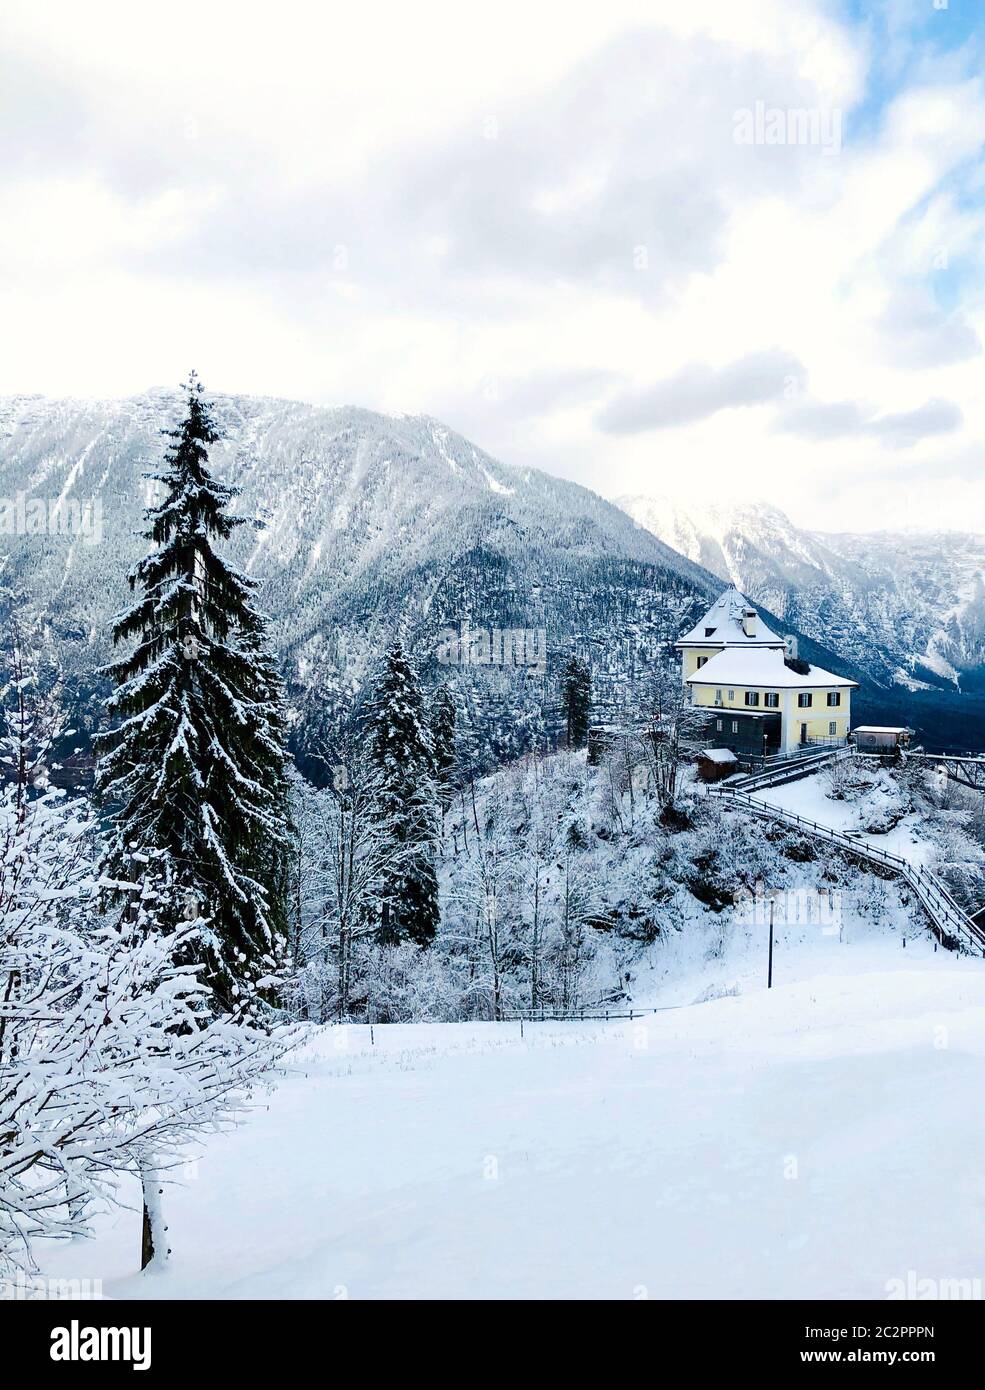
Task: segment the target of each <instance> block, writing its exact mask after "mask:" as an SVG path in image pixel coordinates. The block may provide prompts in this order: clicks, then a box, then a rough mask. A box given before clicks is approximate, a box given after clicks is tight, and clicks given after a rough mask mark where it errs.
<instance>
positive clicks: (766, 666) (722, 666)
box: [687, 647, 858, 690]
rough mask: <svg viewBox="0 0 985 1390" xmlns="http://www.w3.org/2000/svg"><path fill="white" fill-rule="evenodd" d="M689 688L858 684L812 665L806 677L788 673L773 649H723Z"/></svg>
mask: <svg viewBox="0 0 985 1390" xmlns="http://www.w3.org/2000/svg"><path fill="white" fill-rule="evenodd" d="M687 680H688V685H716V686H726V685H744V686H761V687H766V688H768V689H773V690H790V689H805V688H806V689H816V688H817V687H818V686H844V687H846V688H848V687H853V686H857V685H858V682H857V681H850V680H846V679H845V677H844V676H835V675H833V674H832V673H831V672H830V671H825V670H823V669H822V667H820V666H812V667H811V668H810V671H809V673H808V674H807V675H806V676H802V675H801V674H800V673H799V672H798V671H791V669H790V667H789V666H787V665H786V664H785V663H784V659H783V650H782V648H780V649H779V650H778V649H777V648H775V647H752V648H742V647H724V648H723V649H722V651H720V652H716V653H715V655H714V656H712V657H709V658H708V660H707V661H706V662H705V664H704V665H703V666H702V667H700V668H699V669H698V670H697V671H695V673H694V675H693V676H688V678H687Z"/></svg>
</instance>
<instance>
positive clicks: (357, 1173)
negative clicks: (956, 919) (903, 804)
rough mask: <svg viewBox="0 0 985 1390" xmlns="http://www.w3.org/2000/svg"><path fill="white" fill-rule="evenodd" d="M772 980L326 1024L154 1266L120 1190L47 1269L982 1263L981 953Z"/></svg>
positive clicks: (173, 1196) (226, 1273) (303, 1280)
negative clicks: (494, 1019)
mask: <svg viewBox="0 0 985 1390" xmlns="http://www.w3.org/2000/svg"><path fill="white" fill-rule="evenodd" d="M760 946H761V950H760V965H762V964H763V957H764V954H765V947H764V943H762V942H761V943H760ZM798 962H799V965H800V967H801V969H798V968H797V964H798ZM804 972H807V977H806V978H799V977H800V976H801V975H802V974H803V973H804ZM777 978H778V985H777V987H776V988H774V989H773V990H772V991H771V992H770V993H767V992H766V990H765V989H764V988H763V984H762V971H761V970H760V972H759V978H758V981H757V982H756V983H755V984H753V983H752V981H751V980H750V982H749V983H748V984H747V992H745V993H743V994H741V995H739V996H738V997H729V998H721V999H717V1000H714V1001H713V1002H709V1003H704V1004H695V1005H690V1006H687V1007H683V1008H678V1009H670V1010H669V1011H667V1012H662V1013H657V1014H653V1015H651V1016H650V1017H648V1018H647V1019H645V1020H644V1021H642V1022H640V1021H635V1022H633V1023H629V1022H625V1023H622V1022H621V1023H612V1024H609V1025H606V1024H604V1023H602V1024H595V1023H585V1024H569V1025H557V1024H553V1025H552V1024H545V1025H533V1026H531V1025H527V1026H526V1027H525V1029H524V1037H523V1039H522V1040H521V1037H520V1029H519V1025H518V1024H515V1023H510V1024H502V1025H498V1026H497V1025H495V1024H486V1025H482V1024H478V1025H470V1024H462V1025H392V1026H389V1027H377V1028H376V1029H375V1044H373V1043H371V1041H370V1036H369V1029H368V1028H366V1027H359V1028H356V1027H350V1028H345V1029H326V1030H322V1031H321V1032H319V1033H316V1034H315V1035H314V1036H313V1037H312V1039H311V1042H310V1044H309V1045H308V1046H307V1047H306V1048H305V1049H304V1050H303V1052H302V1053H301V1055H300V1056H299V1057H298V1058H297V1059H296V1062H295V1068H294V1071H293V1072H292V1074H291V1075H290V1076H289V1077H287V1078H286V1079H284V1080H282V1081H281V1083H280V1084H279V1086H278V1088H277V1090H276V1092H275V1093H274V1094H273V1095H272V1096H271V1097H270V1099H269V1103H267V1102H264V1103H263V1104H262V1105H261V1107H260V1108H259V1109H258V1110H257V1111H256V1112H255V1113H254V1114H253V1115H252V1116H251V1117H250V1118H249V1119H248V1120H247V1121H246V1122H245V1123H244V1125H243V1126H242V1128H241V1129H239V1131H238V1132H236V1133H233V1134H231V1135H226V1136H223V1137H220V1138H216V1139H213V1140H212V1141H210V1143H209V1145H208V1148H207V1151H206V1152H205V1154H204V1155H203V1157H202V1158H201V1160H200V1162H199V1163H198V1164H197V1165H196V1166H193V1167H190V1168H189V1169H188V1170H187V1171H186V1172H185V1173H184V1175H180V1174H179V1175H178V1180H179V1182H180V1183H181V1185H180V1186H174V1187H169V1190H168V1192H167V1193H166V1196H165V1211H166V1216H167V1220H168V1223H169V1239H170V1241H171V1244H172V1249H173V1251H174V1254H173V1256H172V1259H171V1263H170V1267H169V1269H168V1270H167V1271H165V1272H164V1273H162V1274H160V1275H152V1276H145V1277H141V1276H139V1275H138V1274H136V1263H137V1256H138V1250H139V1215H138V1213H137V1212H127V1213H123V1214H122V1215H118V1216H116V1217H113V1218H110V1219H107V1220H106V1221H104V1222H103V1223H102V1225H101V1226H100V1229H99V1231H98V1234H97V1237H96V1239H95V1240H94V1241H93V1242H91V1243H87V1244H78V1243H75V1244H69V1245H65V1246H62V1247H59V1248H57V1249H55V1250H53V1251H52V1252H51V1253H50V1254H49V1255H48V1256H47V1257H46V1259H45V1273H46V1274H48V1275H51V1276H55V1277H63V1278H64V1277H72V1276H74V1277H86V1278H89V1279H94V1278H98V1279H100V1280H102V1281H103V1292H104V1294H105V1295H106V1296H108V1297H134V1296H138V1297H139V1296H146V1297H154V1298H184V1297H218V1298H248V1297H261V1298H287V1297H292V1298H343V1297H349V1298H384V1297H391V1298H392V1297H396V1298H415V1297H444V1298H463V1297H464V1298H479V1297H492V1298H496V1297H587V1298H594V1297H601V1298H614V1299H633V1298H644V1297H651V1298H686V1297H713V1298H798V1297H804V1298H819V1297H832V1298H876V1299H881V1298H885V1297H886V1294H887V1285H888V1282H889V1281H890V1280H893V1279H905V1278H906V1276H907V1272H908V1271H909V1270H914V1271H916V1273H917V1275H918V1276H919V1277H920V1278H926V1277H930V1278H935V1277H936V1278H940V1277H948V1278H979V1277H981V1275H982V1267H981V1251H982V1248H983V1242H985V1205H983V1202H982V1196H983V1190H982V1183H981V1179H980V1178H979V1177H978V1176H977V1174H976V1171H975V1169H974V1167H973V1166H972V1167H970V1168H969V1166H968V1162H967V1155H968V1154H973V1153H976V1152H978V1151H980V1149H981V1146H982V1143H983V1140H985V1117H983V1113H982V1109H981V1107H980V1106H979V1105H978V1104H977V1103H976V1098H977V1095H978V1092H979V1090H980V1076H981V1068H982V1065H983V1063H985V969H983V967H982V963H981V962H974V961H970V960H966V959H955V958H953V957H945V955H944V954H943V953H938V954H937V955H934V954H932V953H931V947H930V946H929V944H927V943H921V942H914V943H911V945H910V946H909V947H908V949H907V950H906V951H905V952H903V951H901V950H900V949H899V941H898V940H889V939H887V940H880V939H873V940H869V941H864V940H860V941H857V942H856V943H855V944H843V943H841V942H839V941H838V940H837V938H823V939H819V940H818V942H817V943H815V945H814V947H812V949H811V951H810V953H809V954H808V955H806V956H804V957H802V958H795V959H794V960H791V959H790V953H784V951H783V950H778V953H777ZM863 1234H864V1238H861V1239H860V1236H862V1235H863Z"/></svg>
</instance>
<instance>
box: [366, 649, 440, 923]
mask: <svg viewBox="0 0 985 1390" xmlns="http://www.w3.org/2000/svg"><path fill="white" fill-rule="evenodd" d="M367 725H368V728H367V733H368V740H367V743H368V749H369V753H370V756H371V758H372V760H373V762H374V763H375V764H376V767H377V768H378V770H379V774H380V789H379V793H378V798H379V811H378V814H379V819H380V823H381V824H383V825H385V826H386V827H387V834H388V835H390V836H392V837H393V839H394V842H395V844H394V849H395V851H398V852H395V854H394V857H393V863H392V865H391V867H389V868H388V869H387V871H386V872H385V873H384V875H383V881H382V887H381V893H380V919H381V920H380V941H381V942H382V943H383V944H385V945H394V944H396V943H397V942H400V941H413V942H416V943H417V945H419V946H427V945H428V944H429V943H430V942H431V941H432V940H433V939H434V934H435V932H436V931H437V928H438V919H439V912H438V880H437V875H436V872H435V858H436V854H437V791H436V787H435V767H434V745H433V742H432V738H431V731H430V729H429V728H428V723H427V720H426V718H425V715H424V700H423V697H422V695H421V689H420V686H419V685H418V682H417V677H416V675H415V673H414V670H413V668H412V667H411V664H410V662H409V661H408V660H407V657H406V656H405V654H404V651H403V648H402V647H401V646H400V644H399V643H397V644H396V645H395V646H394V647H393V648H392V649H391V650H390V652H389V653H388V654H387V657H386V660H385V663H384V667H383V672H382V675H381V677H380V680H379V682H378V683H377V686H376V691H375V694H374V697H373V700H372V701H371V703H370V705H369V709H368V715H367ZM408 846H412V847H413V848H412V850H411V852H410V853H409V854H408V853H407V847H408Z"/></svg>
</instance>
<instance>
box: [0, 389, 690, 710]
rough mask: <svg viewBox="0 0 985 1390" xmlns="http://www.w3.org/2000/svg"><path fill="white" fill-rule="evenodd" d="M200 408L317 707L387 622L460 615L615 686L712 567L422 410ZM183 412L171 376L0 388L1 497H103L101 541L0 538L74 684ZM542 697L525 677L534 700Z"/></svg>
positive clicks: (669, 626) (417, 630) (293, 668)
mask: <svg viewBox="0 0 985 1390" xmlns="http://www.w3.org/2000/svg"><path fill="white" fill-rule="evenodd" d="M216 405H217V415H218V418H219V420H220V422H221V426H222V428H223V430H224V432H225V439H224V441H223V443H222V444H221V445H219V446H217V447H216V448H215V450H214V451H213V462H214V465H215V468H216V470H217V472H219V473H220V475H222V476H223V477H224V478H226V479H227V480H229V481H231V482H233V483H234V484H235V485H236V486H238V487H239V488H241V489H242V496H241V498H240V503H239V509H240V511H241V512H242V514H244V515H245V516H247V517H248V518H250V520H251V521H253V522H254V523H255V525H254V526H252V527H250V528H248V529H247V528H244V529H243V531H242V532H241V533H240V534H239V538H238V541H237V544H236V545H235V546H234V547H233V555H234V558H235V559H236V560H237V561H238V562H239V563H240V564H241V565H242V566H243V567H244V568H245V569H247V570H248V571H249V572H250V573H251V574H253V575H255V576H256V577H257V578H258V579H259V580H260V581H261V582H262V586H263V587H262V594H261V599H262V603H263V605H264V607H265V608H266V610H267V611H268V612H269V613H271V615H272V616H273V619H274V637H275V640H276V642H277V645H278V648H279V651H280V654H281V656H282V658H283V660H284V663H285V668H286V671H287V674H288V677H289V681H290V684H291V688H292V692H293V694H294V696H295V698H296V700H299V701H300V702H301V703H303V700H304V697H305V696H306V694H307V693H309V692H310V693H311V696H312V702H313V704H314V705H316V706H323V705H325V704H329V703H331V702H332V700H333V699H334V698H335V697H336V696H340V697H341V698H342V699H343V700H349V699H351V696H352V694H353V693H354V692H355V691H356V690H357V689H358V688H359V686H360V684H361V683H362V681H363V680H364V678H365V676H366V674H367V671H368V670H370V669H371V668H372V666H373V665H374V663H375V662H376V660H377V659H378V656H379V653H380V651H381V650H382V649H384V648H385V645H386V643H387V642H388V641H389V640H390V639H391V638H392V636H393V634H394V633H395V632H396V631H398V630H402V631H403V633H404V636H405V638H406V639H407V640H408V641H409V642H410V643H411V644H412V645H413V646H416V647H417V648H418V649H419V650H423V651H428V650H433V648H434V646H435V640H436V634H437V632H438V631H439V630H440V629H441V628H443V627H450V626H455V627H460V625H461V624H463V623H470V624H471V626H472V627H473V628H492V627H498V628H506V629H513V628H517V629H521V630H534V631H536V630H540V629H544V630H546V632H547V638H548V648H549V655H550V656H551V660H550V663H549V665H550V670H549V677H548V685H549V686H550V682H551V681H552V680H553V677H554V667H555V666H557V667H558V668H560V666H561V665H563V661H562V660H561V656H562V655H563V653H564V652H565V651H570V650H572V649H579V650H581V651H582V652H584V653H585V654H589V653H594V652H595V651H596V650H597V649H598V648H600V647H603V646H604V649H605V655H606V657H607V658H608V657H609V655H610V652H611V654H612V655H611V660H612V663H613V668H612V671H611V675H612V681H613V683H614V684H616V685H618V684H619V682H620V680H625V678H626V677H627V675H628V674H629V673H630V672H632V671H633V670H635V669H638V668H639V667H640V666H641V664H647V665H648V664H651V663H652V661H653V660H654V659H655V658H656V656H657V654H658V653H659V652H660V651H662V650H666V649H667V648H668V646H669V644H670V643H671V642H672V641H673V640H674V638H675V637H676V636H677V635H678V633H679V632H680V631H681V629H682V627H683V626H686V625H689V623H691V622H693V621H694V620H695V618H696V617H697V616H698V609H699V608H702V607H703V606H706V605H707V602H708V600H709V599H710V598H711V597H713V596H714V594H715V591H716V588H717V585H716V582H715V581H714V579H713V578H712V577H711V576H710V575H708V574H706V573H705V572H704V571H703V570H701V569H700V568H698V567H697V566H695V565H693V564H691V562H690V561H688V560H686V559H684V558H683V557H681V556H679V555H677V554H675V553H674V552H672V551H671V550H669V549H668V547H666V546H665V545H664V544H663V543H662V542H661V541H659V540H657V539H656V538H654V537H653V536H651V535H650V534H649V533H648V532H647V531H645V530H643V529H642V528H640V527H638V526H636V525H635V524H634V523H633V522H632V521H631V520H630V519H629V518H628V517H627V516H626V515H625V513H623V512H622V511H620V510H619V508H617V507H615V506H613V505H612V504H611V503H609V502H605V501H603V500H602V498H600V497H598V496H596V495H595V494H594V493H592V492H589V491H588V490H587V489H585V488H581V487H578V486H577V485H575V484H573V483H568V482H563V481H561V480H559V479H556V478H552V477H550V476H549V475H547V474H545V473H541V472H538V471H536V470H532V469H514V468H508V467H506V466H505V465H504V464H501V463H499V462H497V461H496V460H495V459H492V458H490V457H489V456H488V455H486V454H484V453H482V452H481V451H480V450H479V449H477V448H475V447H473V446H472V445H471V444H470V443H469V442H468V441H467V440H465V439H463V438H462V437H461V436H460V435H457V434H455V433H454V432H452V431H451V430H448V429H447V428H445V427H444V426H442V425H441V424H440V423H438V422H437V421H435V420H432V419H430V418H427V417H414V418H409V417H403V418H393V417H387V416H382V415H376V414H373V413H372V412H370V411H365V410H358V409H355V408H349V407H345V408H327V407H315V406H309V405H304V404H301V403H298V402H292V401H282V400H268V399H258V398H251V397H243V396H235V397H232V396H219V397H217V398H216ZM180 409H181V400H180V397H179V396H178V394H177V393H173V392H152V393H149V394H146V395H143V396H139V397H135V398H133V399H130V400H121V401H106V402H92V401H89V402H87V401H54V400H46V399H42V398H35V397H19V398H16V399H8V400H5V401H0V497H6V498H15V497H17V495H18V494H19V493H22V492H23V493H24V494H26V495H27V496H28V497H30V498H51V499H54V498H58V497H65V498H66V499H67V500H68V501H71V500H73V499H74V500H77V501H80V502H86V503H94V502H97V501H98V502H99V503H100V504H101V506H102V537H101V541H100V543H99V544H95V545H87V544H85V543H82V542H80V541H78V540H76V539H73V538H70V537H54V538H52V537H48V536H34V535H31V536H15V537H13V538H11V539H10V540H9V541H7V540H6V539H5V541H4V543H3V545H0V572H2V574H0V578H2V580H3V582H5V583H7V584H9V585H10V587H11V589H12V590H13V593H14V600H15V602H16V603H17V604H18V606H19V607H20V608H21V609H22V610H24V611H25V612H26V614H27V615H28V616H30V615H32V614H43V615H44V617H45V619H46V621H47V622H48V623H49V624H50V629H49V630H50V632H51V634H52V637H53V639H54V641H55V643H56V645H57V646H58V649H59V654H60V656H61V657H62V659H63V660H65V661H66V662H67V663H68V665H69V667H70V669H71V670H73V671H75V672H76V673H77V674H78V676H79V679H80V681H82V682H83V684H84V683H85V682H86V681H91V673H92V672H93V670H94V669H95V668H96V667H97V666H98V665H99V664H100V663H101V662H103V661H104V660H105V659H106V658H107V655H108V647H107V640H108V631H109V625H110V619H111V617H112V615H113V614H114V613H115V612H116V611H118V610H119V609H120V608H121V607H122V606H123V605H124V603H125V601H126V596H127V589H126V584H125V574H126V571H127V569H128V568H129V566H130V565H131V564H132V563H133V561H134V560H135V559H136V558H137V557H138V556H140V555H141V554H142V553H143V552H144V550H145V548H146V543H145V542H144V541H143V540H142V539H141V537H140V531H141V513H142V510H143V507H144V505H145V503H146V500H147V487H148V485H147V484H146V483H145V482H144V481H143V478H142V475H143V474H144V473H146V472H147V471H148V470H149V469H153V467H154V466H155V465H156V464H158V463H159V461H160V458H161V454H162V451H163V447H164V441H162V439H161V437H160V433H159V431H160V430H161V428H162V427H164V426H173V424H174V423H175V421H176V419H177V418H178V413H179V411H180ZM0 590H2V584H0ZM0 599H2V593H0ZM554 658H556V660H555V659H554ZM599 674H600V676H601V677H603V678H604V677H606V676H607V674H609V673H607V672H606V671H603V670H600V672H599ZM534 693H536V696H537V698H536V700H535V701H534V700H533V694H534ZM543 695H544V689H543V682H541V684H540V687H539V689H538V691H537V692H531V699H530V700H529V701H528V704H529V705H530V706H531V709H532V708H533V707H534V705H536V708H537V709H538V710H539V708H540V706H541V704H543V703H544V700H543ZM548 702H549V701H548ZM518 703H520V704H522V697H521V698H520V699H519V701H518ZM521 713H522V711H521ZM511 722H512V723H513V724H515V723H517V722H522V720H520V721H518V720H517V719H515V718H514V719H512V721H511Z"/></svg>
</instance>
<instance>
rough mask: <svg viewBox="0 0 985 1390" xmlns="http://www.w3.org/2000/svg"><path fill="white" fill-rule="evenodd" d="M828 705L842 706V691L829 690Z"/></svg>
mask: <svg viewBox="0 0 985 1390" xmlns="http://www.w3.org/2000/svg"><path fill="white" fill-rule="evenodd" d="M828 704H829V705H840V704H841V691H840V690H829V691H828Z"/></svg>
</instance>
